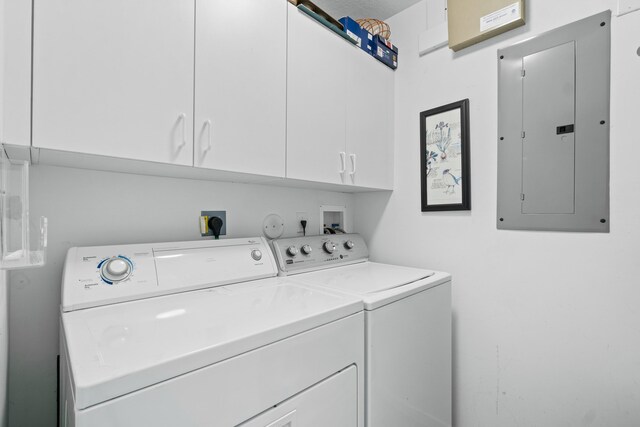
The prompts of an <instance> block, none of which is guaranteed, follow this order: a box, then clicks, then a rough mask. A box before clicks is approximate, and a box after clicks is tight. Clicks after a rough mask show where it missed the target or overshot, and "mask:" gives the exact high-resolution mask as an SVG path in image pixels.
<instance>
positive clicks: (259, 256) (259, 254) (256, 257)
mask: <svg viewBox="0 0 640 427" xmlns="http://www.w3.org/2000/svg"><path fill="white" fill-rule="evenodd" d="M251 258H253V259H254V260H256V261H260V260H261V259H262V252H260V251H259V250H257V249H254V250H252V251H251Z"/></svg>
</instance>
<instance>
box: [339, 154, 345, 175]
mask: <svg viewBox="0 0 640 427" xmlns="http://www.w3.org/2000/svg"><path fill="white" fill-rule="evenodd" d="M340 163H341V164H342V169H341V170H340V173H341V174H343V173H345V172H346V171H347V153H345V152H344V151H341V152H340Z"/></svg>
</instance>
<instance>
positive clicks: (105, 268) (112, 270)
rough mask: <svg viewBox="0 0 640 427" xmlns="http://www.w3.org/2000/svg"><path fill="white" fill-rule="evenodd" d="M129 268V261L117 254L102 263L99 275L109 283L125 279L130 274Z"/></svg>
mask: <svg viewBox="0 0 640 427" xmlns="http://www.w3.org/2000/svg"><path fill="white" fill-rule="evenodd" d="M131 270H132V265H131V262H130V261H129V260H127V259H126V258H124V257H121V256H117V257H113V258H110V259H108V260H106V261H104V263H102V267H101V269H100V275H101V276H102V278H103V279H104V280H105V281H106V282H107V283H110V284H111V283H115V282H121V281H123V280H125V279H126V278H127V277H129V275H130V274H131Z"/></svg>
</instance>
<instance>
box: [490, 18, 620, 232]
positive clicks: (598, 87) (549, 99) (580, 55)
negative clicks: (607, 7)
mask: <svg viewBox="0 0 640 427" xmlns="http://www.w3.org/2000/svg"><path fill="white" fill-rule="evenodd" d="M610 23H611V12H610V11H607V12H603V13H600V14H598V15H594V16H592V17H589V18H586V19H583V20H581V21H578V22H575V23H573V24H569V25H567V26H565V27H562V28H559V29H556V30H553V31H550V32H548V33H545V34H542V35H540V36H537V37H534V38H532V39H529V40H526V41H524V42H521V43H518V44H516V45H513V46H510V47H508V48H506V49H501V50H499V51H498V80H499V81H498V211H497V218H496V223H497V227H498V228H499V229H510V230H556V231H591V232H608V231H609V84H610V71H609V69H610V51H611V31H610V27H611V25H610Z"/></svg>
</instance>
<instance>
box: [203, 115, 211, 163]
mask: <svg viewBox="0 0 640 427" xmlns="http://www.w3.org/2000/svg"><path fill="white" fill-rule="evenodd" d="M204 125H205V127H206V128H207V148H205V149H204V152H203V153H202V155H203V156H205V155H206V154H207V153H208V152H209V151H210V150H211V133H212V132H211V127H212V124H211V120H207V121H205V122H204Z"/></svg>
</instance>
